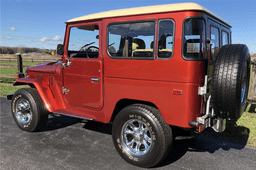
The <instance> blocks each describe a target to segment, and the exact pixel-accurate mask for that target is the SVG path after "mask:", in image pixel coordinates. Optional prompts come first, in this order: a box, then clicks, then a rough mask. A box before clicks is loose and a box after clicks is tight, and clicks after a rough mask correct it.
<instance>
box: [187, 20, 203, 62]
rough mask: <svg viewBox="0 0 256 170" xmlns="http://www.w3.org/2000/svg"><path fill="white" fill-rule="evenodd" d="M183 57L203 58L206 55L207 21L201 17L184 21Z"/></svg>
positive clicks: (188, 58)
mask: <svg viewBox="0 0 256 170" xmlns="http://www.w3.org/2000/svg"><path fill="white" fill-rule="evenodd" d="M183 29H184V36H183V57H184V58H185V59H186V60H201V59H204V58H205V57H204V56H205V52H204V51H205V47H206V45H205V21H204V20H203V19H199V18H190V19H186V20H185V22H184V28H183Z"/></svg>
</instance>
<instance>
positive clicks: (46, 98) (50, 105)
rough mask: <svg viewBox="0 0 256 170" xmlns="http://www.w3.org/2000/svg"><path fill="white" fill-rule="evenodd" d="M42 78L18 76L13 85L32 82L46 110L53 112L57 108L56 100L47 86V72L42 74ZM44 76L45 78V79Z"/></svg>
mask: <svg viewBox="0 0 256 170" xmlns="http://www.w3.org/2000/svg"><path fill="white" fill-rule="evenodd" d="M43 77H44V78H40V79H39V78H37V79H29V78H20V79H18V80H16V81H15V82H14V83H13V85H14V86H17V85H23V84H33V85H34V86H35V87H36V89H37V91H38V93H39V95H40V96H41V98H42V100H43V102H44V104H45V106H46V108H47V110H48V111H49V112H53V111H54V110H56V109H58V106H57V103H56V100H55V99H54V96H53V94H52V92H51V89H50V87H49V81H48V80H47V78H49V75H48V74H45V75H43ZM45 77H46V79H45Z"/></svg>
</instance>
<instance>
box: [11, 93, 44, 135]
mask: <svg viewBox="0 0 256 170" xmlns="http://www.w3.org/2000/svg"><path fill="white" fill-rule="evenodd" d="M12 116H13V118H14V121H15V123H16V124H17V125H18V127H19V128H20V129H22V130H24V131H28V132H35V131H39V130H40V129H42V128H43V127H44V126H45V125H46V123H47V120H48V111H47V109H46V108H45V106H44V103H43V101H42V99H41V97H40V95H39V94H38V92H37V90H36V89H34V88H25V89H20V90H18V91H16V92H15V94H14V96H13V98H12Z"/></svg>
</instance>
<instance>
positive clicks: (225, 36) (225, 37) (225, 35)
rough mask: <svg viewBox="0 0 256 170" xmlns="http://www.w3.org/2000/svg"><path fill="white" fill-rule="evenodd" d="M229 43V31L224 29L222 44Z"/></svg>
mask: <svg viewBox="0 0 256 170" xmlns="http://www.w3.org/2000/svg"><path fill="white" fill-rule="evenodd" d="M226 44H229V41H228V33H227V32H225V31H222V45H226Z"/></svg>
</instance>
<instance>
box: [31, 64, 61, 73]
mask: <svg viewBox="0 0 256 170" xmlns="http://www.w3.org/2000/svg"><path fill="white" fill-rule="evenodd" d="M57 63H58V62H47V63H41V64H37V65H35V66H32V67H29V68H27V71H33V72H43V73H52V74H54V73H55V72H56V71H55V70H56V66H57Z"/></svg>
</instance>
